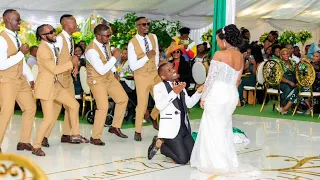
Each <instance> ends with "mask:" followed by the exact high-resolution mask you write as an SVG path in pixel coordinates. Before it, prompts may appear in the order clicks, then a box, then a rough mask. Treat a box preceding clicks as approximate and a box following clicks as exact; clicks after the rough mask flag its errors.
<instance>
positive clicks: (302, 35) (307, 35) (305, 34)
mask: <svg viewBox="0 0 320 180" xmlns="http://www.w3.org/2000/svg"><path fill="white" fill-rule="evenodd" d="M297 36H298V38H299V41H300V42H301V43H302V45H303V46H304V44H305V43H306V41H307V40H309V39H311V38H312V33H311V32H309V31H307V30H301V31H299V32H297Z"/></svg>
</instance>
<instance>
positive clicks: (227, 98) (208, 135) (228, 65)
mask: <svg viewBox="0 0 320 180" xmlns="http://www.w3.org/2000/svg"><path fill="white" fill-rule="evenodd" d="M216 39H217V43H218V46H219V47H220V48H221V49H222V50H221V51H217V52H216V53H215V54H214V57H213V60H211V65H210V69H209V73H208V76H207V80H206V82H205V86H204V91H203V95H202V98H201V103H200V105H201V107H202V108H204V112H203V115H202V119H201V124H200V129H199V132H198V135H197V139H196V142H195V145H194V148H193V151H192V155H191V160H190V164H191V167H196V168H197V169H198V170H200V171H202V172H206V173H214V174H217V175H222V174H224V175H225V174H234V173H236V174H238V173H244V172H248V171H251V170H248V168H244V167H243V166H241V167H240V164H239V162H238V158H237V154H236V150H235V147H234V135H233V131H232V114H233V112H234V110H235V108H236V106H237V104H238V100H239V94H238V90H237V86H238V85H239V83H240V80H241V75H242V68H243V64H244V60H243V56H242V54H241V53H240V51H239V50H238V48H237V47H239V46H240V45H241V44H242V43H243V39H242V36H241V33H240V31H239V29H238V28H237V27H236V26H235V25H233V24H231V25H228V26H226V27H224V28H223V29H220V30H218V31H217V35H216ZM250 169H251V168H250Z"/></svg>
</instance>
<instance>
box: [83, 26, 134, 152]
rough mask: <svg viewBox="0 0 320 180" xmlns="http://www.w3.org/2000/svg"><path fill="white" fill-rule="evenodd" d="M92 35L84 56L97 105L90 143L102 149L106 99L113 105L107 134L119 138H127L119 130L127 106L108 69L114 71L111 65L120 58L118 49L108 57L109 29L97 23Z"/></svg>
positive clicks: (88, 79)
mask: <svg viewBox="0 0 320 180" xmlns="http://www.w3.org/2000/svg"><path fill="white" fill-rule="evenodd" d="M94 34H95V36H96V37H95V39H94V40H93V41H92V42H91V43H90V44H89V46H88V47H87V49H86V53H85V56H86V59H87V60H88V61H87V82H88V84H89V87H90V89H91V92H92V94H93V96H94V99H95V101H96V104H97V110H96V113H95V118H94V124H93V130H92V136H91V138H90V143H91V144H94V145H98V146H104V145H105V143H104V142H102V141H101V140H100V137H101V135H102V132H103V128H104V123H105V121H106V117H107V114H108V96H111V98H112V99H113V100H114V102H115V103H116V109H115V113H114V118H113V122H112V126H111V127H110V128H109V132H110V133H114V134H115V135H117V136H119V137H121V138H128V136H126V135H124V134H122V132H121V131H120V128H121V126H122V121H123V118H124V114H125V111H126V108H127V104H128V96H127V94H126V92H125V91H124V89H123V88H122V86H121V84H120V82H119V81H118V80H117V79H116V78H115V76H114V74H113V72H112V69H113V70H115V66H114V65H115V63H116V61H117V59H118V58H119V57H120V50H119V49H115V50H114V51H113V56H112V55H111V49H110V45H109V42H110V39H111V35H112V34H111V29H110V27H109V26H107V25H104V24H99V25H98V26H96V27H95V28H94Z"/></svg>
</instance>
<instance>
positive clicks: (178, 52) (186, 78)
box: [167, 43, 192, 89]
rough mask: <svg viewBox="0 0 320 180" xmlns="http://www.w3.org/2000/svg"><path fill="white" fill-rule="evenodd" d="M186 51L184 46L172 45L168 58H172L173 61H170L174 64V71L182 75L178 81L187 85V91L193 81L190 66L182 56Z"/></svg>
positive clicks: (168, 51) (169, 48)
mask: <svg viewBox="0 0 320 180" xmlns="http://www.w3.org/2000/svg"><path fill="white" fill-rule="evenodd" d="M183 50H184V48H183V45H175V44H174V43H172V44H171V45H170V47H168V50H167V57H168V58H170V57H172V58H173V59H172V60H171V61H169V62H170V63H172V64H173V67H174V69H175V70H176V71H177V72H178V74H179V75H180V76H179V77H178V81H180V82H185V83H186V89H188V88H189V86H190V81H191V79H192V75H191V68H190V64H189V63H188V62H187V61H186V60H185V59H184V57H183V56H182V51H183Z"/></svg>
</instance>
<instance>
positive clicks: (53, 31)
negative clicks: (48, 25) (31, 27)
mask: <svg viewBox="0 0 320 180" xmlns="http://www.w3.org/2000/svg"><path fill="white" fill-rule="evenodd" d="M55 32H56V30H55V29H53V30H51V31H49V32H47V33H43V34H42V35H49V34H54V33H55Z"/></svg>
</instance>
